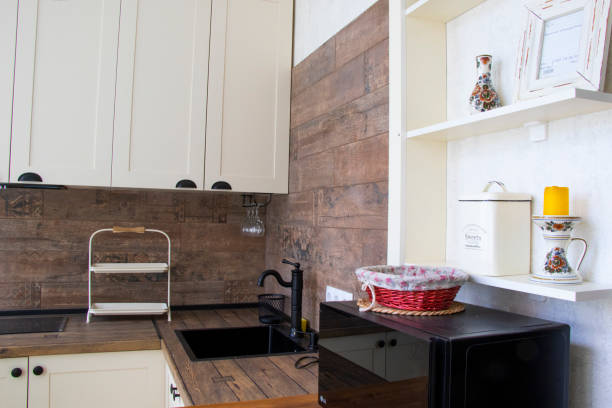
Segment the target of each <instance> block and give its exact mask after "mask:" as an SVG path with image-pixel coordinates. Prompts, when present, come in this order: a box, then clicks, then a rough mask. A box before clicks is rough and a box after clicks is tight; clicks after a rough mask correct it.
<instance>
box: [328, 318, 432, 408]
mask: <svg viewBox="0 0 612 408" xmlns="http://www.w3.org/2000/svg"><path fill="white" fill-rule="evenodd" d="M319 334H320V339H319V360H320V362H319V404H320V405H321V406H324V407H329V408H366V407H367V408H377V407H395V408H427V407H428V385H429V354H430V346H429V344H430V342H429V341H427V340H423V339H419V338H416V337H412V336H409V335H407V334H405V333H400V332H397V331H393V330H391V329H388V328H386V327H383V326H380V325H377V324H374V323H372V322H370V321H367V320H365V319H361V318H359V317H357V316H354V315H350V314H345V313H342V312H340V311H337V310H335V309H332V308H329V307H324V306H322V307H321V320H320V332H319Z"/></svg>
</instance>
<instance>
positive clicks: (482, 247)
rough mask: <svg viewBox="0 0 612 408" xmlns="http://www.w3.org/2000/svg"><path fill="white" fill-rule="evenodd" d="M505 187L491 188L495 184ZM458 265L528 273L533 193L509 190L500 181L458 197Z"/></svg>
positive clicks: (486, 271)
mask: <svg viewBox="0 0 612 408" xmlns="http://www.w3.org/2000/svg"><path fill="white" fill-rule="evenodd" d="M493 184H497V185H499V186H500V187H501V188H502V190H503V191H500V192H489V188H490V187H491V186H492V185H493ZM458 221H459V222H458V223H457V225H458V226H459V231H457V234H456V237H457V239H458V242H457V243H458V246H459V248H458V249H459V251H458V255H459V257H458V259H457V261H458V264H459V265H458V266H459V267H460V268H462V269H463V270H465V271H466V272H469V273H476V274H479V275H489V276H504V275H526V274H529V270H530V265H531V258H530V256H531V196H530V195H529V194H523V193H510V192H508V191H506V187H505V186H504V184H503V183H501V182H499V181H490V182H489V183H487V185H486V186H485V188H484V189H483V191H482V192H481V193H477V194H472V195H466V196H462V197H459V211H458Z"/></svg>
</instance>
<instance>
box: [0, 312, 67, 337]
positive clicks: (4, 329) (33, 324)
mask: <svg viewBox="0 0 612 408" xmlns="http://www.w3.org/2000/svg"><path fill="white" fill-rule="evenodd" d="M67 320H68V318H67V317H65V316H27V317H23V316H19V317H2V318H0V334H21V333H45V332H61V331H64V327H66V321H67Z"/></svg>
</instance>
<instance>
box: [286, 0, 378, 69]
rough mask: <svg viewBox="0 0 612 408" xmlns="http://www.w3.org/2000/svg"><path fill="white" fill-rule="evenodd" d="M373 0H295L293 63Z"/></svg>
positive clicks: (374, 0)
mask: <svg viewBox="0 0 612 408" xmlns="http://www.w3.org/2000/svg"><path fill="white" fill-rule="evenodd" d="M375 2H376V0H295V35H294V44H293V65H297V64H299V63H300V62H301V61H302V60H303V59H304V58H306V57H307V56H308V55H310V54H311V53H312V52H313V51H314V50H316V49H317V48H319V46H320V45H322V44H323V43H324V42H325V41H327V40H328V39H329V38H331V37H332V36H333V35H334V34H336V33H337V32H338V31H340V30H341V29H342V28H343V27H345V26H346V25H348V24H349V23H350V22H351V21H353V20H354V19H355V18H356V17H357V16H359V15H360V14H361V13H363V12H364V11H365V10H366V9H367V8H369V7H370V6H371V5H372V4H374V3H375Z"/></svg>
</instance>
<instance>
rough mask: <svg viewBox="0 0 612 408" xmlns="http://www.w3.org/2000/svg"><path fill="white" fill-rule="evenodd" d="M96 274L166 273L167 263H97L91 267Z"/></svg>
mask: <svg viewBox="0 0 612 408" xmlns="http://www.w3.org/2000/svg"><path fill="white" fill-rule="evenodd" d="M91 271H92V272H94V273H164V272H168V264H167V263H96V264H93V265H91Z"/></svg>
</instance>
